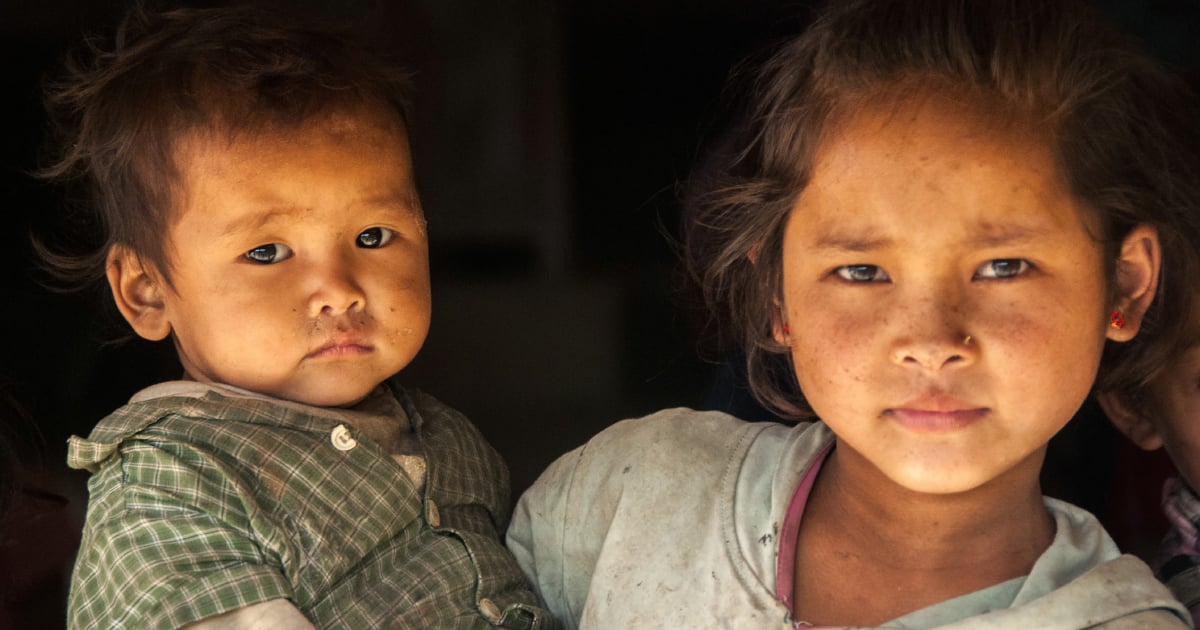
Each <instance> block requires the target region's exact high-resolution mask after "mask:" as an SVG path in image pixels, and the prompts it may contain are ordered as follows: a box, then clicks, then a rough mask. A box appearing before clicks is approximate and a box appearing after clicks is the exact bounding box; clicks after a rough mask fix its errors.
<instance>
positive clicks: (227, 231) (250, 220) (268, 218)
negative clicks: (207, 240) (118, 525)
mask: <svg viewBox="0 0 1200 630" xmlns="http://www.w3.org/2000/svg"><path fill="white" fill-rule="evenodd" d="M298 212H299V210H298V209H297V208H271V209H269V210H265V211H263V212H257V213H254V214H249V215H245V216H242V217H239V218H237V219H234V220H232V221H230V222H228V223H226V224H224V225H222V226H221V230H220V232H218V234H220V235H221V236H231V235H235V234H240V233H242V232H247V231H251V230H257V229H259V228H261V227H263V226H264V225H267V224H269V223H271V222H273V221H275V220H277V219H281V218H286V217H292V216H295V215H296V214H297V213H298Z"/></svg>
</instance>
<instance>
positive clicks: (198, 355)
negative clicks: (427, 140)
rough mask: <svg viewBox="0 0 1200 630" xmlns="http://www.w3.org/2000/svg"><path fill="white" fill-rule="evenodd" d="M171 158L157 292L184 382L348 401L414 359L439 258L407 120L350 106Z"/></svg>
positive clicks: (191, 145) (191, 143)
mask: <svg viewBox="0 0 1200 630" xmlns="http://www.w3.org/2000/svg"><path fill="white" fill-rule="evenodd" d="M177 157H178V163H179V165H180V168H181V171H182V176H183V177H182V179H183V185H182V186H181V190H179V191H178V193H177V194H178V198H179V203H178V205H177V208H178V210H177V211H176V214H175V216H174V217H173V222H172V224H171V226H170V233H169V237H168V238H169V243H168V248H167V256H168V259H169V260H170V265H171V266H170V269H171V272H170V276H171V285H170V286H165V285H164V286H163V287H162V288H161V291H160V293H161V302H162V315H163V317H164V318H165V323H166V324H168V325H169V332H170V333H171V335H172V337H173V339H174V341H175V344H176V347H177V348H178V351H179V357H180V359H181V361H182V363H183V367H184V369H185V371H186V373H187V376H188V377H190V378H192V379H195V380H197V381H204V382H211V381H216V382H222V383H227V384H230V385H235V386H238V387H242V388H245V389H249V390H253V391H256V392H260V393H263V394H268V395H271V396H275V397H278V398H284V399H288V400H294V401H298V402H303V403H307V404H312V405H319V406H341V405H349V404H353V403H355V402H357V401H359V400H361V399H362V398H363V397H364V396H366V395H367V393H369V392H370V391H371V390H372V389H373V388H374V387H376V386H377V385H378V384H379V383H381V382H382V381H383V380H384V379H386V378H387V377H389V376H391V375H392V374H394V373H396V372H398V371H400V370H401V369H402V368H403V367H404V366H406V365H407V364H408V363H409V361H411V360H412V358H413V357H414V356H415V355H416V353H417V351H418V350H419V349H420V347H421V345H422V344H423V343H424V340H425V336H426V333H427V332H428V329H429V316H430V289H429V266H428V265H429V263H428V248H427V243H426V235H425V222H424V217H423V214H422V211H421V207H420V202H419V200H418V198H417V193H416V189H415V187H414V183H413V176H412V167H411V161H410V157H409V150H408V140H407V135H406V133H405V131H404V130H403V129H402V128H401V127H400V125H399V124H398V123H392V122H391V121H390V120H388V119H387V118H385V117H384V116H382V115H374V116H373V115H369V114H364V113H361V112H360V113H358V114H357V115H355V114H354V113H341V114H334V115H329V116H325V117H318V118H317V119H315V120H312V121H309V122H306V123H304V124H303V125H301V126H300V127H298V128H295V129H287V130H282V131H278V132H275V131H270V132H264V133H260V134H246V135H242V136H239V137H236V138H234V139H233V140H230V139H228V138H227V137H225V136H224V135H221V136H216V135H213V136H202V135H200V134H194V135H192V136H189V137H187V138H186V139H185V142H183V143H182V146H181V149H180V150H179V152H178V154H177ZM135 328H136V326H135ZM139 332H141V331H139Z"/></svg>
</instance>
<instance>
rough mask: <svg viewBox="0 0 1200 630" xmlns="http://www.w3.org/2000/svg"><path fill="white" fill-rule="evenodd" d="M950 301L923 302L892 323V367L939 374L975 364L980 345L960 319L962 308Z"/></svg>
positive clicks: (942, 299) (903, 312) (944, 298)
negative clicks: (893, 332) (944, 370)
mask: <svg viewBox="0 0 1200 630" xmlns="http://www.w3.org/2000/svg"><path fill="white" fill-rule="evenodd" d="M947 297H948V296H944V295H943V296H939V299H933V300H922V301H921V302H920V303H918V304H917V305H916V306H914V307H913V308H911V309H904V310H903V311H902V312H901V315H900V316H899V317H898V318H897V321H895V322H894V323H893V325H894V326H896V328H895V331H896V333H895V336H894V338H893V341H892V347H891V350H890V351H891V360H892V362H893V363H896V364H897V365H902V366H907V367H914V368H919V369H922V370H927V371H931V372H936V371H940V370H943V369H947V368H949V367H951V366H956V365H959V366H962V365H969V364H971V363H973V362H974V361H975V360H976V358H977V357H978V354H979V350H978V346H979V343H978V340H977V339H975V337H974V336H972V335H971V332H970V331H969V330H967V328H969V326H967V325H966V324H965V322H964V320H965V318H963V317H962V316H961V313H962V309H963V305H962V304H959V303H956V302H953V301H952V300H949V299H946V298H947Z"/></svg>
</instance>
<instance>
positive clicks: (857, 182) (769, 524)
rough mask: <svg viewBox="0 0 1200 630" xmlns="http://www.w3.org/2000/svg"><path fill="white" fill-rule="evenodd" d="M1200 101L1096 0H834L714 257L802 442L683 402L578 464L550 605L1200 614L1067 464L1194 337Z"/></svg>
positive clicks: (758, 85) (779, 87) (756, 376)
mask: <svg viewBox="0 0 1200 630" xmlns="http://www.w3.org/2000/svg"><path fill="white" fill-rule="evenodd" d="M1192 103H1193V101H1192V100H1191V97H1190V95H1189V94H1188V93H1187V90H1186V89H1184V88H1182V87H1181V86H1180V85H1179V84H1178V83H1177V82H1176V81H1175V80H1173V79H1172V78H1170V77H1169V76H1168V75H1166V74H1165V73H1163V72H1162V71H1161V70H1159V69H1158V68H1157V67H1156V66H1155V65H1154V64H1153V63H1151V62H1150V61H1149V60H1148V59H1147V58H1146V57H1144V56H1143V55H1141V54H1140V53H1137V52H1136V51H1134V50H1132V49H1131V48H1130V47H1129V46H1126V45H1125V44H1124V43H1123V42H1122V41H1120V39H1119V38H1118V37H1117V36H1116V35H1114V34H1112V33H1111V32H1110V31H1108V30H1106V29H1105V28H1103V27H1102V25H1100V24H1099V22H1098V21H1097V20H1095V19H1094V18H1092V17H1091V16H1090V14H1089V13H1087V11H1086V10H1085V9H1084V7H1081V6H1076V5H1075V4H1074V3H1072V2H1066V1H1063V2H1043V1H1041V0H1012V1H1008V2H967V1H965V0H928V1H922V2H909V1H907V0H860V1H852V2H835V3H831V5H830V6H829V7H828V8H827V9H826V10H825V11H824V13H823V14H821V15H820V16H818V18H817V19H816V21H815V22H814V24H813V25H812V26H811V28H810V29H809V30H808V31H807V32H806V33H804V34H803V35H801V36H800V37H798V38H796V39H795V40H793V41H791V42H789V43H787V44H786V45H785V46H783V47H782V48H781V49H780V50H779V51H778V52H777V53H776V54H775V55H774V56H773V57H772V58H771V59H770V60H769V61H768V62H767V63H766V64H765V65H764V66H763V67H762V69H761V70H760V72H759V74H758V75H757V76H756V80H755V82H754V84H753V90H752V93H751V95H750V110H749V114H748V116H747V118H746V119H745V124H744V126H743V128H742V129H741V135H740V137H739V140H738V142H736V143H735V145H734V146H733V147H732V148H731V150H729V151H728V152H727V153H726V157H725V163H724V164H723V167H722V168H721V169H719V174H718V175H717V176H715V177H714V178H712V180H711V181H708V182H705V184H706V189H707V194H705V195H703V196H702V197H701V199H700V202H699V204H698V207H697V208H696V211H695V213H694V216H693V219H694V222H693V224H692V225H691V226H690V228H689V233H688V235H687V243H686V255H687V259H688V263H689V265H690V268H691V270H692V271H693V272H694V276H695V277H696V278H697V279H698V281H699V282H700V284H701V286H702V288H703V289H704V290H705V295H706V298H707V299H708V301H709V304H710V306H712V307H713V308H714V309H717V310H718V312H720V313H722V314H723V315H724V316H725V319H726V320H727V321H728V323H729V324H730V326H731V327H732V329H733V330H735V331H736V334H737V335H738V338H739V340H740V341H741V345H742V348H743V350H744V351H745V353H746V356H747V367H748V371H749V374H750V378H751V385H752V387H753V389H754V392H755V394H756V396H757V397H758V398H759V399H760V400H761V401H762V402H764V403H765V404H767V405H769V406H771V407H772V408H774V409H776V410H777V411H778V412H780V413H781V414H784V415H786V416H788V417H792V418H795V419H798V420H804V422H801V423H799V424H797V425H795V426H792V427H789V426H784V425H780V424H771V423H757V424H750V423H745V422H741V421H739V420H737V419H735V418H732V417H729V416H727V415H724V414H721V413H703V412H696V411H691V410H686V409H673V410H667V411H663V412H660V413H658V414H655V415H653V416H650V417H648V418H644V419H640V420H632V421H626V422H622V423H618V424H616V425H614V426H613V427H611V428H609V429H608V430H606V431H604V432H603V433H601V434H600V435H599V436H597V437H596V438H594V439H592V440H591V441H590V442H589V443H588V444H586V445H585V446H583V447H581V448H579V449H577V450H575V451H573V452H571V453H569V454H567V455H565V456H564V457H562V458H561V459H560V460H558V461H557V462H556V463H555V464H553V465H552V466H551V467H550V468H549V469H548V470H547V471H546V473H544V475H543V476H542V478H541V479H540V480H539V481H538V482H537V483H536V484H535V485H534V486H533V487H532V488H531V489H530V490H529V491H528V492H527V493H526V494H525V496H524V497H522V499H521V501H520V503H519V505H518V508H517V514H516V516H515V519H514V522H513V524H512V527H511V529H510V530H509V534H508V536H509V546H510V548H511V549H512V550H513V552H514V554H515V555H516V557H517V559H518V562H519V563H520V564H521V565H522V568H523V569H524V570H525V571H526V573H527V574H528V575H529V576H530V577H531V578H532V579H533V581H534V583H535V585H536V587H537V588H538V590H539V591H540V592H541V594H542V596H543V597H544V598H545V599H546V600H547V603H548V605H549V607H550V608H551V609H552V610H553V611H554V612H555V613H556V614H557V615H558V616H560V617H561V618H562V619H563V620H564V621H565V622H566V623H567V625H568V627H581V628H618V627H620V628H626V627H628V628H647V627H673V628H684V627H693V628H699V627H738V628H742V627H753V628H770V627H780V628H784V627H808V626H864V625H869V626H882V627H889V628H933V627H947V628H952V627H972V628H1029V627H1041V628H1047V627H1055V628H1083V627H1108V628H1123V627H1139V628H1147V627H1148V628H1155V627H1180V626H1184V625H1187V623H1188V622H1190V617H1189V616H1188V613H1187V610H1186V609H1184V608H1183V607H1182V606H1180V604H1179V603H1178V602H1176V601H1175V600H1174V599H1173V598H1172V597H1171V596H1170V593H1169V592H1167V591H1166V590H1165V589H1164V588H1163V587H1162V586H1161V585H1160V584H1159V583H1158V582H1157V581H1156V580H1155V579H1154V577H1153V575H1152V574H1151V572H1150V571H1149V570H1148V568H1147V567H1146V566H1145V565H1144V564H1143V563H1141V562H1140V561H1139V560H1136V559H1134V558H1132V557H1129V556H1122V555H1120V553H1119V552H1118V550H1117V548H1116V546H1115V545H1114V544H1113V542H1112V540H1111V539H1110V538H1109V537H1108V535H1107V534H1106V533H1105V532H1104V531H1103V528H1102V527H1101V526H1100V524H1099V523H1098V522H1097V521H1096V520H1095V519H1094V518H1093V517H1092V516H1091V515H1090V514H1088V513H1086V512H1084V511H1082V510H1080V509H1078V508H1076V507H1074V506H1071V505H1069V504H1066V503H1063V502H1060V501H1057V500H1055V499H1051V498H1047V497H1044V496H1042V494H1041V488H1040V485H1039V473H1040V470H1041V466H1042V461H1043V459H1044V456H1045V452H1046V444H1047V442H1048V441H1049V439H1050V438H1051V436H1053V435H1054V434H1055V433H1056V432H1058V431H1059V430H1060V429H1061V428H1062V427H1063V426H1064V425H1065V424H1066V423H1067V421H1068V420H1070V418H1071V417H1072V415H1073V414H1074V413H1075V411H1076V410H1077V409H1078V407H1079V405H1080V404H1081V403H1082V402H1083V400H1084V399H1085V398H1086V397H1087V396H1088V394H1089V392H1090V390H1091V388H1092V384H1093V382H1094V380H1095V379H1096V377H1097V374H1100V375H1101V376H1106V375H1110V374H1113V373H1121V374H1124V377H1128V378H1134V379H1136V378H1138V377H1139V374H1140V375H1141V376H1148V370H1149V369H1150V367H1149V366H1151V365H1152V363H1153V358H1154V357H1156V356H1165V355H1164V353H1165V350H1164V349H1165V348H1169V347H1170V346H1171V345H1173V344H1175V343H1176V342H1177V341H1178V339H1177V338H1176V337H1178V336H1179V335H1181V334H1183V332H1182V331H1183V330H1184V327H1183V325H1182V324H1181V322H1180V319H1181V318H1183V317H1185V316H1186V311H1187V309H1182V308H1177V307H1176V304H1177V303H1179V302H1180V301H1181V300H1186V299H1189V297H1190V292H1189V291H1190V287H1189V286H1188V282H1189V278H1188V277H1184V276H1183V275H1182V274H1180V273H1177V271H1176V269H1175V268H1174V267H1173V265H1174V264H1176V261H1183V260H1185V259H1188V258H1189V257H1190V256H1192V255H1193V254H1192V253H1191V252H1192V250H1193V249H1194V248H1195V243H1200V236H1198V235H1200V226H1198V225H1197V224H1198V222H1200V217H1198V216H1197V213H1198V212H1200V209H1198V208H1197V200H1198V199H1200V193H1198V190H1200V188H1198V186H1200V182H1197V180H1196V178H1195V173H1197V172H1200V169H1198V168H1197V167H1198V165H1200V159H1198V158H1197V154H1196V151H1197V148H1198V145H1197V144H1196V143H1194V142H1193V141H1192V139H1194V138H1195V137H1196V136H1195V129H1194V128H1195V126H1196V123H1195V121H1196V118H1195V117H1194V113H1195V109H1194V105H1193V104H1192ZM1181 264H1183V263H1181ZM1188 264H1190V263H1188ZM1190 277H1191V278H1194V277H1195V276H1194V275H1193V276H1190ZM1143 330H1147V331H1154V332H1155V334H1154V335H1151V336H1148V337H1147V336H1144V335H1139V333H1140V332H1142V331H1143ZM818 419H819V421H817V420H818Z"/></svg>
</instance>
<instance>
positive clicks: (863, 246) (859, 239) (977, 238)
mask: <svg viewBox="0 0 1200 630" xmlns="http://www.w3.org/2000/svg"><path fill="white" fill-rule="evenodd" d="M1051 233H1052V232H1051V231H1050V230H1047V229H1045V228H1042V227H1037V226H1033V225H1025V224H1006V225H994V224H992V225H983V226H980V228H979V230H977V233H976V234H974V235H972V236H971V237H970V238H968V239H967V241H966V243H967V244H968V245H969V246H971V247H974V248H978V249H984V248H991V247H1004V246H1011V245H1020V244H1027V243H1031V242H1034V241H1039V240H1043V239H1045V238H1047V237H1048V236H1050V234H1051ZM894 243H895V239H893V238H891V237H888V236H882V235H879V234H877V233H876V231H875V230H873V229H870V228H868V229H866V230H863V232H862V233H861V234H853V233H851V231H850V230H840V229H838V228H836V227H830V228H829V229H826V230H823V231H821V232H818V234H817V238H816V241H815V242H814V243H813V245H812V249H814V250H825V251H839V252H852V253H861V252H870V251H877V250H880V249H886V248H888V247H890V246H892V245H893V244H894Z"/></svg>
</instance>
